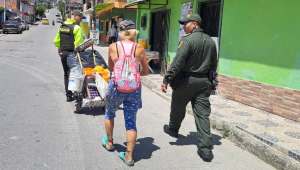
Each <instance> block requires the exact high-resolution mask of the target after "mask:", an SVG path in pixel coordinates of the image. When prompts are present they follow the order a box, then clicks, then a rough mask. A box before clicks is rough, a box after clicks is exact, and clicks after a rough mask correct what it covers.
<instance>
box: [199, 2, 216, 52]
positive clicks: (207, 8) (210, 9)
mask: <svg viewBox="0 0 300 170" xmlns="http://www.w3.org/2000/svg"><path fill="white" fill-rule="evenodd" d="M197 5H198V14H200V16H201V18H202V23H201V28H202V29H203V32H204V33H205V34H208V35H209V36H210V37H211V38H212V39H213V40H214V41H215V43H216V46H217V52H218V53H219V41H220V37H221V35H220V34H221V31H220V28H221V22H220V21H221V19H220V18H221V13H222V12H221V0H211V1H204V0H198V4H197Z"/></svg>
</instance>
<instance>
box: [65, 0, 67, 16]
mask: <svg viewBox="0 0 300 170" xmlns="http://www.w3.org/2000/svg"><path fill="white" fill-rule="evenodd" d="M66 10H67V2H66V0H65V20H67V12H66Z"/></svg>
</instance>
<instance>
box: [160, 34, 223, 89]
mask: <svg viewBox="0 0 300 170" xmlns="http://www.w3.org/2000/svg"><path fill="white" fill-rule="evenodd" d="M217 64H218V58H217V49H216V44H215V42H214V41H213V39H212V38H211V37H210V36H208V35H207V34H204V33H203V30H202V29H195V30H194V31H193V32H192V33H191V34H187V35H185V36H184V37H183V38H182V39H181V41H180V42H179V46H178V50H177V53H176V56H175V58H174V59H173V62H172V63H171V66H170V69H169V70H168V71H167V73H166V75H165V77H164V80H163V83H164V84H168V83H170V82H171V81H172V80H173V78H174V77H175V76H176V75H177V74H178V73H179V72H180V71H184V72H193V73H207V72H208V70H213V71H214V72H216V70H217Z"/></svg>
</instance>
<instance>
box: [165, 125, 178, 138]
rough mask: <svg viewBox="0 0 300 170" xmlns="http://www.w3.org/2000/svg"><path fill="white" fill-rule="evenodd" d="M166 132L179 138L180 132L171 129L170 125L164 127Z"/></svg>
mask: <svg viewBox="0 0 300 170" xmlns="http://www.w3.org/2000/svg"><path fill="white" fill-rule="evenodd" d="M164 132H165V133H167V134H169V135H170V136H172V137H174V138H177V137H178V130H175V129H170V128H169V126H168V125H164Z"/></svg>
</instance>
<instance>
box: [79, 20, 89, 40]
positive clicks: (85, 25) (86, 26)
mask: <svg viewBox="0 0 300 170" xmlns="http://www.w3.org/2000/svg"><path fill="white" fill-rule="evenodd" d="M80 27H81V29H82V33H83V38H84V39H88V37H89V23H88V22H81V23H80Z"/></svg>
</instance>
